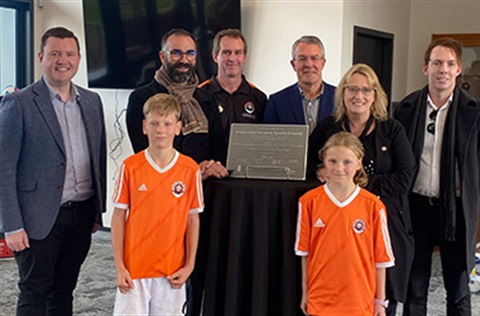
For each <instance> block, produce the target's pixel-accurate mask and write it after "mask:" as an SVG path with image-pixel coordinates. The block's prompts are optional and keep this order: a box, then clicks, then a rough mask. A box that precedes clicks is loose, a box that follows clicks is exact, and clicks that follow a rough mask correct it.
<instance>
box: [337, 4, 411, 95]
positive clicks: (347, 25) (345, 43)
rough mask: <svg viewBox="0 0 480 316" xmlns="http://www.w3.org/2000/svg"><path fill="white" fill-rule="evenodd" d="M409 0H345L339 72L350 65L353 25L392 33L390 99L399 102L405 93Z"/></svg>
mask: <svg viewBox="0 0 480 316" xmlns="http://www.w3.org/2000/svg"><path fill="white" fill-rule="evenodd" d="M409 20H410V2H409V1H397V0H382V1H348V2H345V7H344V18H343V34H342V35H343V36H342V67H341V68H342V69H341V73H342V74H343V73H344V72H346V71H347V70H348V68H350V66H351V65H352V58H353V27H354V26H361V27H365V28H369V29H374V30H376V31H381V32H386V33H391V34H394V43H393V78H392V100H393V101H399V100H401V99H402V97H403V96H404V95H405V86H406V73H405V69H406V66H407V63H408V60H407V55H406V54H405V48H406V47H408V25H409Z"/></svg>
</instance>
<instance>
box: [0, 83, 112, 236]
mask: <svg viewBox="0 0 480 316" xmlns="http://www.w3.org/2000/svg"><path fill="white" fill-rule="evenodd" d="M76 88H77V90H78V93H79V94H80V98H79V102H78V103H79V106H80V111H81V113H82V117H83V122H84V124H85V131H86V134H87V142H88V148H89V152H90V161H91V167H92V177H93V179H92V180H93V186H94V191H95V195H94V201H95V211H96V221H97V222H98V223H100V224H101V213H102V212H104V211H105V195H106V183H105V180H106V146H105V143H106V141H105V123H104V115H103V106H102V102H101V100H100V97H99V95H98V94H96V93H94V92H91V91H88V90H86V89H83V88H81V87H78V86H76ZM0 148H2V150H1V151H0V174H1V182H0V201H1V203H0V231H3V232H10V231H15V230H19V229H21V228H23V229H25V231H26V232H27V234H28V236H29V238H32V239H37V240H38V239H44V238H45V237H46V236H47V235H48V233H49V232H50V231H51V229H52V227H53V225H54V223H55V220H56V218H57V215H58V212H59V210H60V204H61V197H62V191H63V184H64V180H65V166H66V153H65V146H64V142H63V137H62V132H61V130H60V125H59V123H58V120H57V116H56V114H55V110H54V109H53V104H52V102H51V100H50V95H49V91H48V88H47V86H46V84H45V82H44V79H43V78H42V79H40V80H38V81H37V82H35V83H33V84H32V85H30V86H28V87H26V88H25V89H22V90H20V91H18V92H15V93H12V94H9V95H7V96H5V98H4V99H3V100H2V106H1V109H0Z"/></svg>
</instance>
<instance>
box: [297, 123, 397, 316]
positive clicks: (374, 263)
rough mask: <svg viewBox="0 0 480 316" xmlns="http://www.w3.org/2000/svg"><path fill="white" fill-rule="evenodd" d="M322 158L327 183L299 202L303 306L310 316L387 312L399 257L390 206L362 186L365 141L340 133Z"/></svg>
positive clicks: (298, 235) (298, 250) (299, 253)
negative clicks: (389, 278)
mask: <svg viewBox="0 0 480 316" xmlns="http://www.w3.org/2000/svg"><path fill="white" fill-rule="evenodd" d="M321 158H322V160H323V164H324V166H325V169H326V175H327V183H326V184H325V185H323V186H320V187H318V188H316V189H313V190H311V191H309V192H307V193H306V194H305V195H303V196H302V197H301V198H300V200H299V214H298V222H297V239H296V243H295V252H296V253H297V255H299V256H302V302H301V308H302V310H303V312H304V313H305V315H362V316H369V315H376V316H378V315H385V309H386V307H387V306H388V301H386V299H385V297H386V296H385V295H386V294H385V279H386V271H385V268H388V267H391V266H393V265H394V260H395V259H394V257H393V252H392V249H391V245H390V237H389V235H388V227H387V218H386V211H385V206H384V205H383V203H382V202H381V201H380V199H379V198H378V197H376V196H375V195H373V194H371V193H370V192H368V191H366V190H365V189H362V188H360V187H359V185H365V184H366V183H367V175H366V173H365V170H364V169H363V166H362V158H363V146H362V143H361V142H360V141H359V140H358V138H356V137H355V136H354V135H353V134H350V133H347V132H340V133H337V134H334V135H333V136H332V137H330V139H329V140H328V141H327V142H326V143H325V146H324V147H323V149H322V150H321Z"/></svg>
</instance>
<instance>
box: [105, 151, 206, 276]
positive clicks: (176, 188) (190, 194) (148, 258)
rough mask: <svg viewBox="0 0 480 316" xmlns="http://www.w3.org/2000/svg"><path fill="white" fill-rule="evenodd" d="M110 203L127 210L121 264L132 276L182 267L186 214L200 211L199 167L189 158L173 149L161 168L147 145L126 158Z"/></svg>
mask: <svg viewBox="0 0 480 316" xmlns="http://www.w3.org/2000/svg"><path fill="white" fill-rule="evenodd" d="M113 204H114V206H115V207H117V208H121V209H128V215H127V216H128V218H127V221H126V223H125V237H124V262H125V266H126V268H127V269H128V271H129V272H130V275H131V277H132V279H140V278H156V277H162V276H166V275H170V274H172V273H173V272H175V271H177V270H178V269H179V268H181V267H183V265H184V264H185V232H186V229H187V221H188V216H189V214H193V213H195V212H202V211H203V193H202V182H201V175H200V170H199V168H198V165H197V164H196V163H195V162H194V161H193V160H192V159H191V158H189V157H187V156H184V155H182V154H179V153H178V152H176V153H175V157H174V159H173V160H172V162H171V163H170V164H169V165H168V166H166V167H165V168H163V169H162V168H160V167H159V166H158V165H157V164H156V163H155V162H154V161H153V159H152V158H151V156H150V155H149V154H148V149H147V150H144V151H142V152H140V153H138V154H136V155H133V156H131V157H129V158H127V159H126V160H125V161H124V163H123V165H122V167H121V169H120V173H119V176H118V179H117V182H116V188H115V193H114V197H113Z"/></svg>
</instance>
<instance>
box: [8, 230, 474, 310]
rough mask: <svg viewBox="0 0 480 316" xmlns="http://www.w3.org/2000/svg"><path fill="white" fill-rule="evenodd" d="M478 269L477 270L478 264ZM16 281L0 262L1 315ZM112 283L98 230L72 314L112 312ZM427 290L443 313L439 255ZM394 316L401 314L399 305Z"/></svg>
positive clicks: (108, 253) (11, 306)
mask: <svg viewBox="0 0 480 316" xmlns="http://www.w3.org/2000/svg"><path fill="white" fill-rule="evenodd" d="M478 268H479V269H478V270H479V271H480V266H478ZM17 280H18V273H17V266H16V264H15V261H14V260H3V261H0V315H2V316H10V315H15V305H16V301H17V293H18V289H17V284H16V283H17ZM115 283H116V282H115V269H114V265H113V255H112V248H111V244H110V233H108V232H104V231H101V232H97V233H96V234H94V235H93V242H92V247H91V249H90V253H89V255H88V257H87V259H86V261H85V263H84V265H83V267H82V271H81V273H80V277H79V280H78V285H77V289H76V290H75V294H74V297H75V298H74V314H75V315H85V316H87V315H88V316H103V315H111V314H112V311H113V303H114V299H115V290H116V288H115ZM429 292H430V294H429V304H428V311H429V312H428V314H429V315H432V316H442V315H445V314H446V313H445V291H444V289H443V281H442V278H441V270H440V263H439V256H438V254H435V255H434V271H433V275H432V280H431V282H430V289H429ZM472 314H473V316H480V293H474V294H472ZM397 315H401V306H400V308H399V310H398V311H397ZM32 316H35V315H32Z"/></svg>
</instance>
